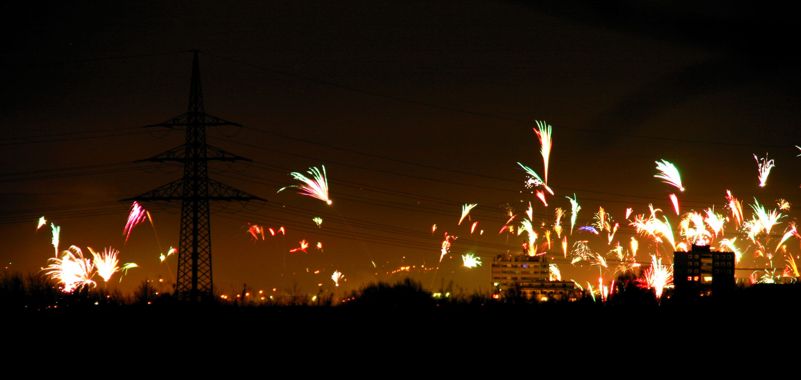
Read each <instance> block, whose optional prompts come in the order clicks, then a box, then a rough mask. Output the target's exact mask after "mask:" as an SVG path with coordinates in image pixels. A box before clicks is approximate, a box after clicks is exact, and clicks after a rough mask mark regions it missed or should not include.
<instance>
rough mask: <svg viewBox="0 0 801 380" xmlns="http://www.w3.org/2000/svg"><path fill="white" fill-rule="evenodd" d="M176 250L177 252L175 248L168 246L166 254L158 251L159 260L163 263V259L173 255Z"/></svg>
mask: <svg viewBox="0 0 801 380" xmlns="http://www.w3.org/2000/svg"><path fill="white" fill-rule="evenodd" d="M176 252H178V250H177V249H175V248H173V247H170V249H168V250H167V253H166V254H164V253H160V254H159V262H161V263H163V262H164V260H167V258H168V257H170V256H172V255H174V254H175V253H176Z"/></svg>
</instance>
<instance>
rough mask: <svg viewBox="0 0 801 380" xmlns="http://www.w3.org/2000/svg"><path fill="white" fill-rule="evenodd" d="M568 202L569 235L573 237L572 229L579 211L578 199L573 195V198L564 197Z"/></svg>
mask: <svg viewBox="0 0 801 380" xmlns="http://www.w3.org/2000/svg"><path fill="white" fill-rule="evenodd" d="M565 198H567V199H568V200H569V201H570V235H573V227H574V226H575V225H576V219H577V218H578V213H579V211H581V206H579V204H578V197H576V194H575V193H574V194H573V198H570V197H565Z"/></svg>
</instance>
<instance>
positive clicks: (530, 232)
mask: <svg viewBox="0 0 801 380" xmlns="http://www.w3.org/2000/svg"><path fill="white" fill-rule="evenodd" d="M523 232H525V233H526V235H527V236H528V245H527V246H526V248H527V251H528V255H529V256H534V255H535V254H536V252H537V246H536V245H534V243H535V242H536V241H537V233H536V232H534V226H533V225H532V224H531V220H528V219H523V221H522V222H520V229H518V230H517V235H518V236H520V235H522V234H523Z"/></svg>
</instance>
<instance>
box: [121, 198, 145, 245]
mask: <svg viewBox="0 0 801 380" xmlns="http://www.w3.org/2000/svg"><path fill="white" fill-rule="evenodd" d="M147 218H148V212H147V210H145V208H144V207H142V205H140V204H139V202H137V201H134V202H133V203H132V204H131V211H130V212H129V213H128V222H126V223H125V228H123V229H122V234H123V235H125V242H126V243H127V242H128V238H129V237H131V232H132V231H133V229H134V227H136V226H138V225H139V224H140V223H142V222H144V221H145V219H147Z"/></svg>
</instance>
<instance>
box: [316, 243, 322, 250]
mask: <svg viewBox="0 0 801 380" xmlns="http://www.w3.org/2000/svg"><path fill="white" fill-rule="evenodd" d="M315 247H317V249H318V250H320V251H322V250H323V242H321V241H318V242H317V245H316V246H315Z"/></svg>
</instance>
